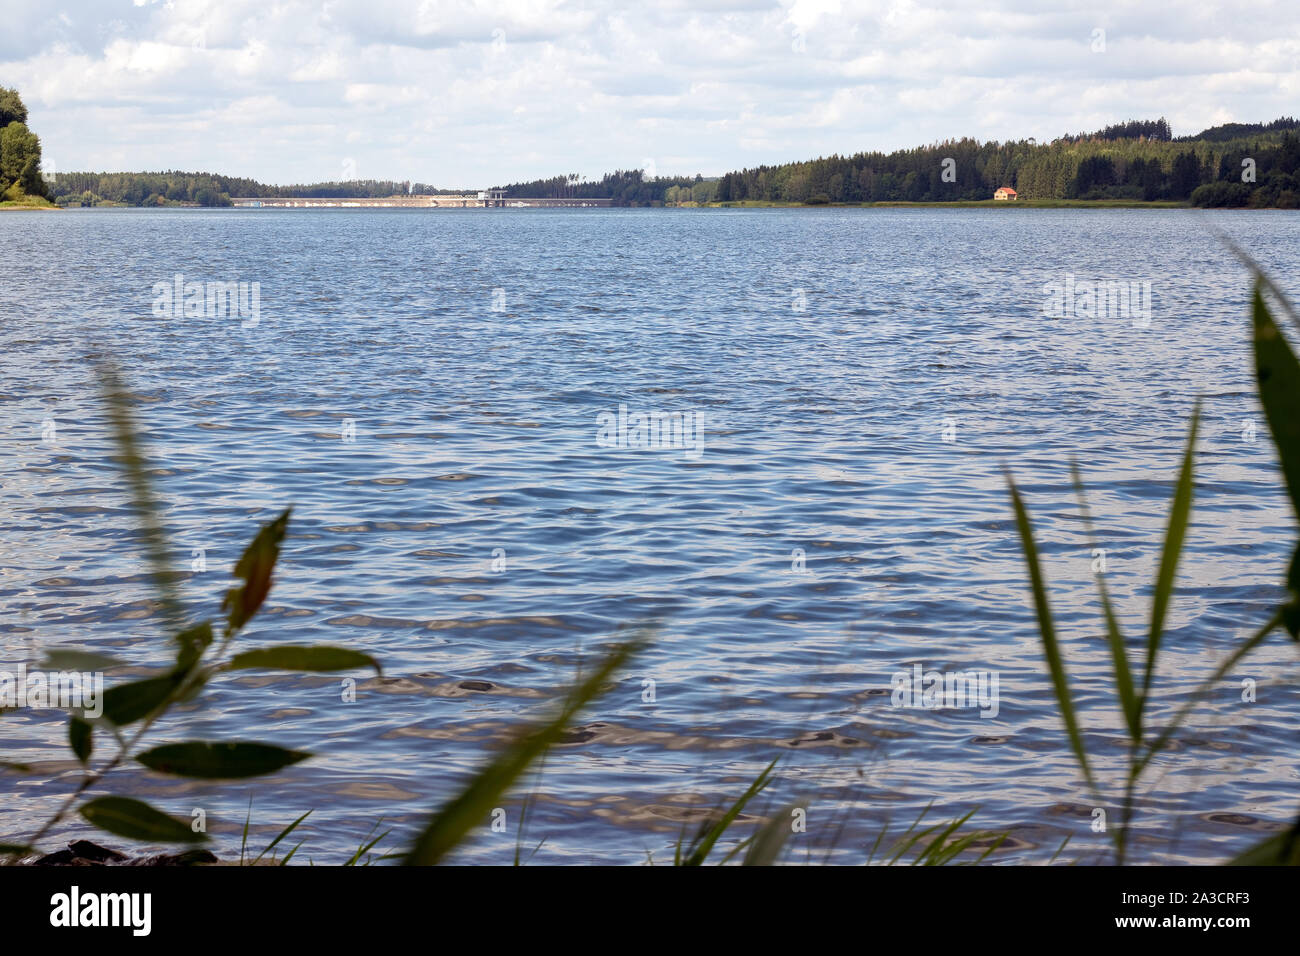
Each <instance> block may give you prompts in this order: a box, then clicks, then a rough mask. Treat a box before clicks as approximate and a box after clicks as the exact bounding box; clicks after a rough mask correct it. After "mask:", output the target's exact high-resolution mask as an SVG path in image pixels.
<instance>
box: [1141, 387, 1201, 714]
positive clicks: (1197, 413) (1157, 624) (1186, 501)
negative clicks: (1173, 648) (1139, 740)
mask: <svg viewBox="0 0 1300 956" xmlns="http://www.w3.org/2000/svg"><path fill="white" fill-rule="evenodd" d="M1200 424H1201V403H1200V402H1197V403H1196V409H1195V410H1194V411H1193V412H1192V427H1191V429H1190V430H1189V431H1188V434H1187V447H1186V448H1185V449H1184V451H1183V467H1182V470H1181V471H1180V472H1179V474H1178V484H1177V485H1175V486H1174V500H1173V504H1172V505H1171V506H1170V508H1169V526H1168V528H1166V529H1165V544H1164V548H1163V549H1162V551H1161V553H1160V570H1159V571H1158V572H1157V573H1156V590H1155V595H1154V596H1153V597H1152V599H1151V630H1150V632H1149V633H1148V634H1147V659H1146V665H1145V667H1144V668H1143V672H1142V696H1141V698H1140V700H1139V701H1138V713H1139V715H1140V714H1141V712H1142V710H1143V708H1144V707H1145V705H1146V699H1147V695H1148V694H1149V693H1150V692H1151V678H1152V677H1154V676H1155V670H1156V656H1157V655H1158V654H1159V653H1160V640H1161V638H1162V637H1164V629H1165V612H1166V611H1168V610H1169V600H1170V598H1172V597H1173V594H1174V579H1175V578H1176V577H1177V575H1178V559H1179V557H1181V555H1182V552H1183V539H1184V538H1185V537H1186V536H1187V520H1188V516H1189V515H1190V514H1191V510H1192V485H1193V477H1192V473H1193V472H1194V471H1195V468H1196V433H1197V431H1198V429H1199V428H1200Z"/></svg>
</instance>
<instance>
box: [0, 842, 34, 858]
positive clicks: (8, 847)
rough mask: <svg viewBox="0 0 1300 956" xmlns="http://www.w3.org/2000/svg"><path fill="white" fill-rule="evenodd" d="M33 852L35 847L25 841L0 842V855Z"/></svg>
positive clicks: (23, 854) (21, 854)
mask: <svg viewBox="0 0 1300 956" xmlns="http://www.w3.org/2000/svg"><path fill="white" fill-rule="evenodd" d="M35 852H36V848H35V847H30V846H28V845H27V844H26V843H0V856H27V855H28V854H31V853H35Z"/></svg>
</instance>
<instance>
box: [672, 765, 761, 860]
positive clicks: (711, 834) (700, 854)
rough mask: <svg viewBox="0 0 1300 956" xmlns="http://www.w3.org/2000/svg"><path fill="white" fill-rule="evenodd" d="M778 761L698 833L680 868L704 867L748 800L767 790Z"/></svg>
mask: <svg viewBox="0 0 1300 956" xmlns="http://www.w3.org/2000/svg"><path fill="white" fill-rule="evenodd" d="M780 759H781V758H780V757H778V758H776V760H773V761H772V762H771V763H770V764H768V765H767V766H766V767H764V768H763V772H762V773H760V774H759V775H758V776H757V777H756V778H755V779H754V782H753V783H751V784H750V785H749V787H748V788H747V789H746V790H745V792H744V793H742V794H741V795H740V796H739V797H738V798H737V799H736V802H735V803H733V804H732V805H731V807H730V808H729V809H728V810H727V812H726V813H724V814H723V815H722V816H721V817H719V818H718V819H717V820H714V821H713V822H711V823H708V824H706V825H705V826H704V827H703V828H702V829H701V831H700V833H699V834H698V835H697V836H696V838H695V840H694V841H693V842H692V843H691V846H690V848H689V850H688V851H687V853H686V858H685V859H684V860H683V861H682V863H681V865H682V866H703V865H704V861H705V860H706V859H707V858H708V856H709V853H710V852H711V851H712V850H713V847H714V844H716V843H717V842H718V840H719V839H721V837H722V835H723V834H724V833H725V832H726V831H727V828H728V827H729V826H731V824H732V823H734V822H735V820H736V817H738V816H740V814H741V812H742V811H743V810H744V809H745V805H746V804H747V803H749V801H750V800H752V799H754V797H756V796H758V795H759V794H760V793H762V792H763V790H765V789H766V788H767V785H768V784H769V783H771V782H772V771H773V770H774V769H775V768H776V764H777V760H780Z"/></svg>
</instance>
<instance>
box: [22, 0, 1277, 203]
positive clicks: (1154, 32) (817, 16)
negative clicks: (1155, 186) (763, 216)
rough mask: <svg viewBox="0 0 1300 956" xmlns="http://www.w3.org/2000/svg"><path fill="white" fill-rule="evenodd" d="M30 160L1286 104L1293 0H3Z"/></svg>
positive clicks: (1188, 121) (259, 157)
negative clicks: (35, 151)
mask: <svg viewBox="0 0 1300 956" xmlns="http://www.w3.org/2000/svg"><path fill="white" fill-rule="evenodd" d="M4 13H5V25H6V29H5V30H4V31H3V33H0V85H4V86H14V87H17V88H18V89H19V90H20V91H21V92H22V94H23V97H24V99H25V100H26V102H27V104H28V107H29V110H30V113H31V116H30V120H31V125H32V127H33V128H34V129H35V131H36V132H37V133H38V134H39V135H40V136H41V138H42V142H43V145H44V151H45V158H46V163H45V165H46V167H47V168H51V167H52V168H53V171H55V172H68V171H73V170H86V169H92V170H142V169H186V170H206V171H213V172H224V173H228V174H232V175H243V176H250V177H253V178H256V179H260V180H262V181H264V182H273V183H284V182H311V181H318V180H332V179H341V178H377V179H389V178H391V179H399V180H400V179H412V180H417V181H421V182H430V183H434V184H436V185H438V186H443V187H457V186H467V187H476V188H477V187H484V186H488V185H492V184H496V183H501V182H506V181H515V180H520V179H529V178H534V177H537V176H548V175H556V174H561V173H569V172H577V173H581V174H583V175H584V176H589V177H590V176H598V175H600V174H601V173H603V172H606V171H609V170H612V169H615V168H624V169H627V168H645V169H647V170H649V171H652V172H656V173H659V174H674V173H682V174H694V173H697V172H699V173H704V174H705V175H714V174H719V173H722V172H726V171H727V170H729V169H734V168H740V167H743V166H752V165H757V164H760V163H775V162H782V161H786V160H791V159H803V158H811V157H813V156H818V155H825V154H829V153H836V152H838V153H852V152H856V151H859V150H864V149H885V150H889V149H896V148H904V147H909V146H915V145H921V144H924V143H931V142H935V141H938V140H942V139H947V138H954V137H960V136H974V137H976V138H979V139H1013V138H1021V137H1027V136H1033V137H1035V138H1037V139H1039V140H1044V139H1051V138H1053V137H1055V136H1058V135H1060V134H1061V133H1065V132H1078V131H1082V130H1089V129H1095V128H1098V127H1101V126H1104V125H1106V124H1107V123H1111V122H1115V121H1118V120H1123V119H1128V118H1155V117H1157V116H1160V115H1164V116H1166V117H1167V118H1168V119H1169V121H1170V122H1171V123H1172V124H1173V127H1174V132H1175V134H1176V135H1178V134H1184V133H1192V132H1196V131H1198V130H1200V129H1201V128H1203V127H1205V126H1208V125H1213V124H1215V123H1221V122H1227V121H1232V120H1236V121H1257V120H1264V119H1274V118H1276V117H1277V116H1279V115H1283V114H1291V113H1295V112H1296V111H1297V106H1296V104H1297V103H1300V81H1298V79H1297V66H1298V65H1300V29H1298V28H1300V4H1297V3H1296V2H1295V0H1286V2H1269V0H1263V2H1261V0H1250V2H1218V3H1215V2H1177V0H1175V2H1167V3H1155V2H1124V3H1114V4H1112V5H1110V6H1109V7H1108V6H1105V5H1099V4H1096V3H1050V2H1031V0H1023V2H1022V0H1003V2H1000V0H981V2H970V3H968V2H930V3H925V2H912V0H882V2H860V3H859V2H847V0H845V2H838V0H787V2H760V0H694V2H689V3H687V2H675V0H665V2H658V3H653V2H647V3H640V4H616V3H606V2H601V0H577V2H558V0H510V2H479V3H473V2H457V0H450V2H443V0H409V2H395V0H364V2H353V0H330V2H323V3H322V2H316V3H308V2H296V0H247V2H246V0H211V2H209V0H108V2H105V0H98V2H94V0H75V2H60V0H54V2H53V3H51V2H50V0H6V2H5V5H4Z"/></svg>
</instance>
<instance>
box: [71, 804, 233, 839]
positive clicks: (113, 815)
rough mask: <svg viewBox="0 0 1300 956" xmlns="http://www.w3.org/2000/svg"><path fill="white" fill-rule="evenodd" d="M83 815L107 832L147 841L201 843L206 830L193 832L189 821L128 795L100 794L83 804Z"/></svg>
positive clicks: (205, 835)
mask: <svg viewBox="0 0 1300 956" xmlns="http://www.w3.org/2000/svg"><path fill="white" fill-rule="evenodd" d="M80 813H81V815H82V816H83V817H85V818H86V819H87V820H89V821H90V822H91V823H93V824H94V825H95V826H97V827H99V828H100V829H101V830H107V831H108V832H109V833H115V834H117V835H118V836H120V837H126V838H127V839H129V840H142V841H144V842H147V843H155V842H157V843H203V842H204V841H206V840H207V839H208V835H207V834H206V833H195V832H194V830H193V829H192V828H191V827H190V825H189V824H188V823H185V822H184V821H183V820H177V819H176V818H175V817H169V816H168V815H167V814H165V813H163V812H161V811H160V810H155V809H154V808H153V807H151V806H149V804H147V803H141V802H140V801H139V800H131V799H129V798H127V797H100V798H99V799H97V800H91V801H90V802H89V803H86V804H83V805H82V806H81V808H80Z"/></svg>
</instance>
